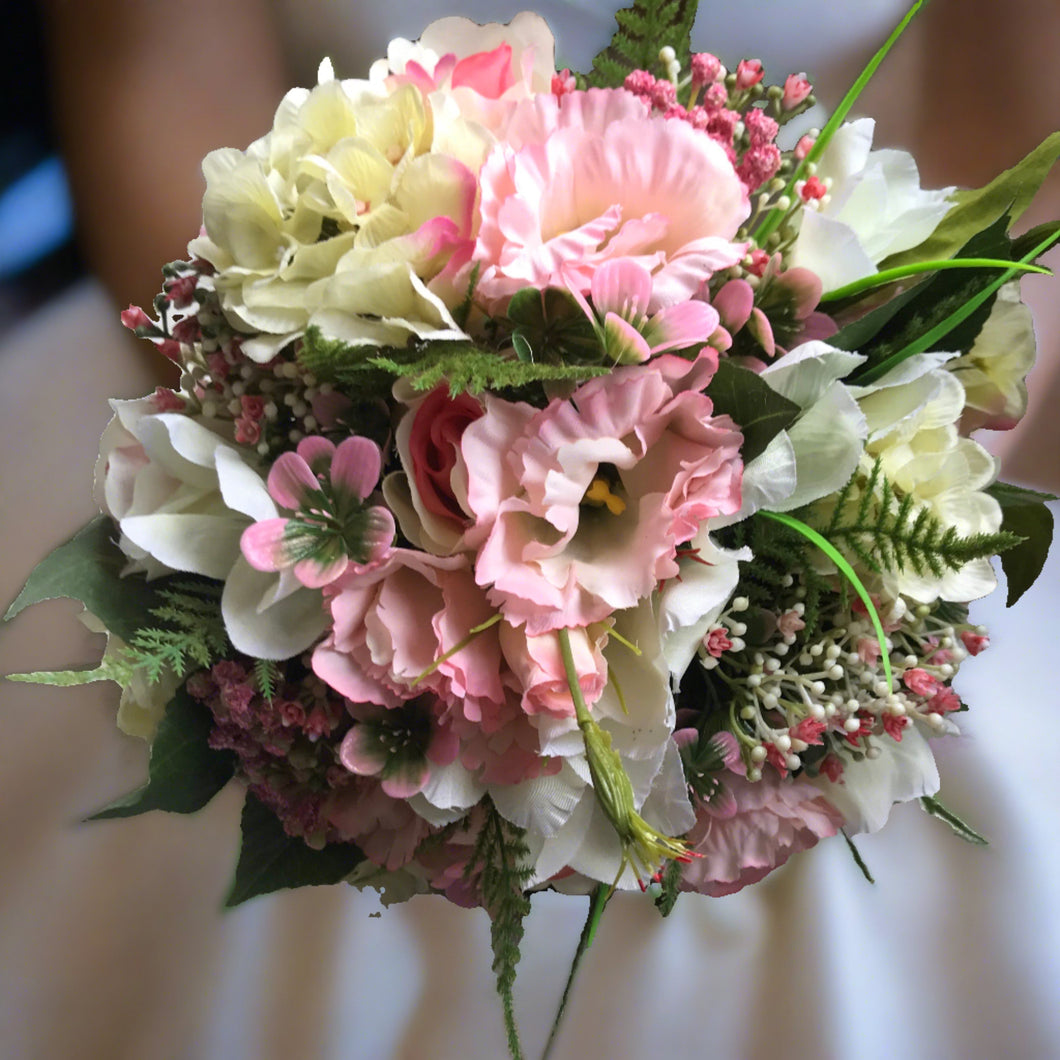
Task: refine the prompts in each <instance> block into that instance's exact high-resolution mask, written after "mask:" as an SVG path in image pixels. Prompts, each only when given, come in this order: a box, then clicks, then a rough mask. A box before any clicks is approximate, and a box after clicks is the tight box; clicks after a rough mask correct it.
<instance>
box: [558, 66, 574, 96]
mask: <svg viewBox="0 0 1060 1060" xmlns="http://www.w3.org/2000/svg"><path fill="white" fill-rule="evenodd" d="M577 87H578V82H577V81H575V80H574V75H573V74H572V73H571V72H570V70H569V69H568V68H564V69H562V70H560V72H559V73H558V74H553V75H552V95H554V96H557V97H559V98H562V97H563V96H567V95H570V93H571V92H573V91H574V90H575V89H576V88H577Z"/></svg>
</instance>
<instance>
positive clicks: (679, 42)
mask: <svg viewBox="0 0 1060 1060" xmlns="http://www.w3.org/2000/svg"><path fill="white" fill-rule="evenodd" d="M697 6H698V0H636V2H635V3H633V4H631V5H630V6H629V7H624V8H622V10H621V11H617V12H616V13H615V21H616V22H617V23H618V29H617V30H616V31H615V34H614V36H613V37H612V38H611V43H610V44H609V45H608V46H607V47H606V48H605V49H604V50H603V51H602V52H600V54H599V55H597V56H596V58H595V59H593V68H592V71H591V72H590V73H589V74H587V75H586V81H587V83H588V85H589V87H591V88H609V87H610V88H616V87H619V86H621V84H622V82H623V81H624V80H625V79H626V75H627V74H628V73H629V72H630V71H631V70H656V72H657V68H658V64H659V49H660V48H662V47H663V45H666V44H668V45H670V47H671V48H673V49H674V52H675V53H676V55H677V58H678V60H679V61H680V63H681V67H682V69H687V68H688V56H689V51H690V47H691V34H692V23H693V22H695V20H696V8H697Z"/></svg>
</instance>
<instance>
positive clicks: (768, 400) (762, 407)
mask: <svg viewBox="0 0 1060 1060" xmlns="http://www.w3.org/2000/svg"><path fill="white" fill-rule="evenodd" d="M707 396H708V397H709V398H710V399H711V401H713V402H714V412H715V413H716V414H717V415H719V416H720V415H728V416H731V417H732V419H733V422H734V423H735V424H736V426H737V427H739V428H740V430H741V431H742V432H743V437H744V444H743V445H742V446H741V448H740V453H741V456H742V457H743V461H744V463H745V464H746V463H747V462H748V461H750V460H753V459H754V458H755V457H756V456H758V454H759V453H761V452H762V451H763V450H764V449H765V447H766V446H767V445H769V443H770V442H771V441H772V440H773V439H774V438H775V437H776V436H777V435H778V434H779V433H780V432H781V431H783V430H785V429H786V428H788V427H790V426H791V425H792V424H793V423H794V422H795V420H796V419H798V416H799V413H800V412H801V411H802V409H800V408H799V406H798V405H796V404H795V402H794V401H790V400H788V398H786V397H784V396H783V395H782V394H778V393H777V392H776V391H775V390H774V389H773V388H772V387H771V386H770V385H769V384H768V383H767V382H766V381H765V380H764V379H763V378H762V377H761V376H759V375H756V374H755V373H754V372H752V371H751V370H750V369H749V368H740V367H738V366H737V365H735V364H733V363H732V362H731V361H726V360H723V361H721V363H720V364H719V365H718V370H717V372H716V373H715V375H714V378H713V379H712V380H711V381H710V385H709V386H708V387H707Z"/></svg>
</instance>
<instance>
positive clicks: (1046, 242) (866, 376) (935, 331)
mask: <svg viewBox="0 0 1060 1060" xmlns="http://www.w3.org/2000/svg"><path fill="white" fill-rule="evenodd" d="M1058 239H1060V229H1058V230H1057V231H1056V232H1053V233H1052V234H1051V235H1049V236H1047V237H1046V238H1045V239H1043V240H1042V241H1041V242H1040V243H1039V244H1038V245H1037V246H1036V247H1035V248H1034V249H1033V250H1030V251H1028V252H1027V253H1026V254H1025V255H1024V256H1023V257H1022V258H1020V260H1019V261H1018V262H1016V263H1015V264H1014V265H1013V266H1012V267H1011V268H1009V269H1007V270H1006V271H1005V272H1003V273H1002V274H1001V275H1000V276H999V277H998V278H997V279H996V280H994V281H993V283H991V284H990V285H989V286H988V287H985V288H984V289H983V290H981V291H980V292H979V293H978V294H977V295H975V296H974V297H972V298H969V299H968V301H967V302H965V303H964V305H962V306H961V308H960V309H958V310H956V311H955V312H953V313H951V314H950V315H949V316H948V317H946V319H945V320H943V321H942V322H941V323H939V324H936V325H935V326H934V327H933V328H931V329H930V330H929V331H925V332H924V334H923V335H921V336H920V338H918V339H914V340H913V341H912V342H911V343H909V345H908V346H906V347H905V348H904V349H901V350H899V351H898V352H897V353H894V354H891V356H890V357H888V358H887V359H886V360H884V361H881V362H880V363H879V364H877V365H873V366H872V367H871V368H868V369H867V370H865V371H862V372H855V373H854V376H853V381H854V382H856V383H857V384H858V386H864V385H865V384H866V383H874V382H876V380H877V379H882V378H883V376H885V375H886V374H887V373H888V372H889V371H890V370H891V369H892V368H896V367H897V366H898V365H900V364H901V363H902V362H903V361H906V360H908V359H909V358H910V357H913V356H915V355H916V354H918V353H924V352H925V351H926V350H930V349H931V348H932V347H933V346H934V345H935V343H936V342H938V341H939V340H940V339H943V338H945V337H946V336H947V335H948V334H949V333H950V332H951V331H953V329H954V328H955V327H957V326H958V325H959V324H961V323H962V322H963V321H965V320H966V319H967V318H968V317H970V316H971V315H972V313H974V312H975V311H976V310H977V309H978V308H979V307H980V306H981V305H982V304H983V303H984V302H985V301H986V300H987V299H988V298H989V297H990V296H991V295H992V294H993V293H994V292H995V291H997V290H998V288H1000V287H1002V286H1003V285H1004V284H1006V283H1008V281H1009V280H1011V279H1012V277H1013V276H1015V275H1016V271H1017V269H1018V268H1019V267H1020V266H1021V265H1025V264H1027V262H1030V261H1033V260H1034V259H1035V258H1037V257H1038V256H1039V255H1041V254H1044V253H1045V252H1046V251H1047V250H1048V249H1049V248H1050V247H1051V246H1052V245H1053V244H1054V243H1055V242H1056V241H1057V240H1058Z"/></svg>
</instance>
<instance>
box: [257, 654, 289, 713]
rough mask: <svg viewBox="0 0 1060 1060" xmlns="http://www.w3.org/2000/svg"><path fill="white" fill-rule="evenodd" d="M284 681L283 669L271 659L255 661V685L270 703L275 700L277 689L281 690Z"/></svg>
mask: <svg viewBox="0 0 1060 1060" xmlns="http://www.w3.org/2000/svg"><path fill="white" fill-rule="evenodd" d="M282 680H283V670H282V668H281V667H280V666H278V665H277V664H276V663H274V662H273V661H272V660H271V659H255V660H254V683H255V684H256V685H257V686H258V691H259V692H260V693H261V694H262V695H263V696H264V697H265V699H267V700H268V701H269V702H270V703H271V702H272V701H273V699H274V698H275V696H276V689H277V688H279V686H280V682H281V681H282Z"/></svg>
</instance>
